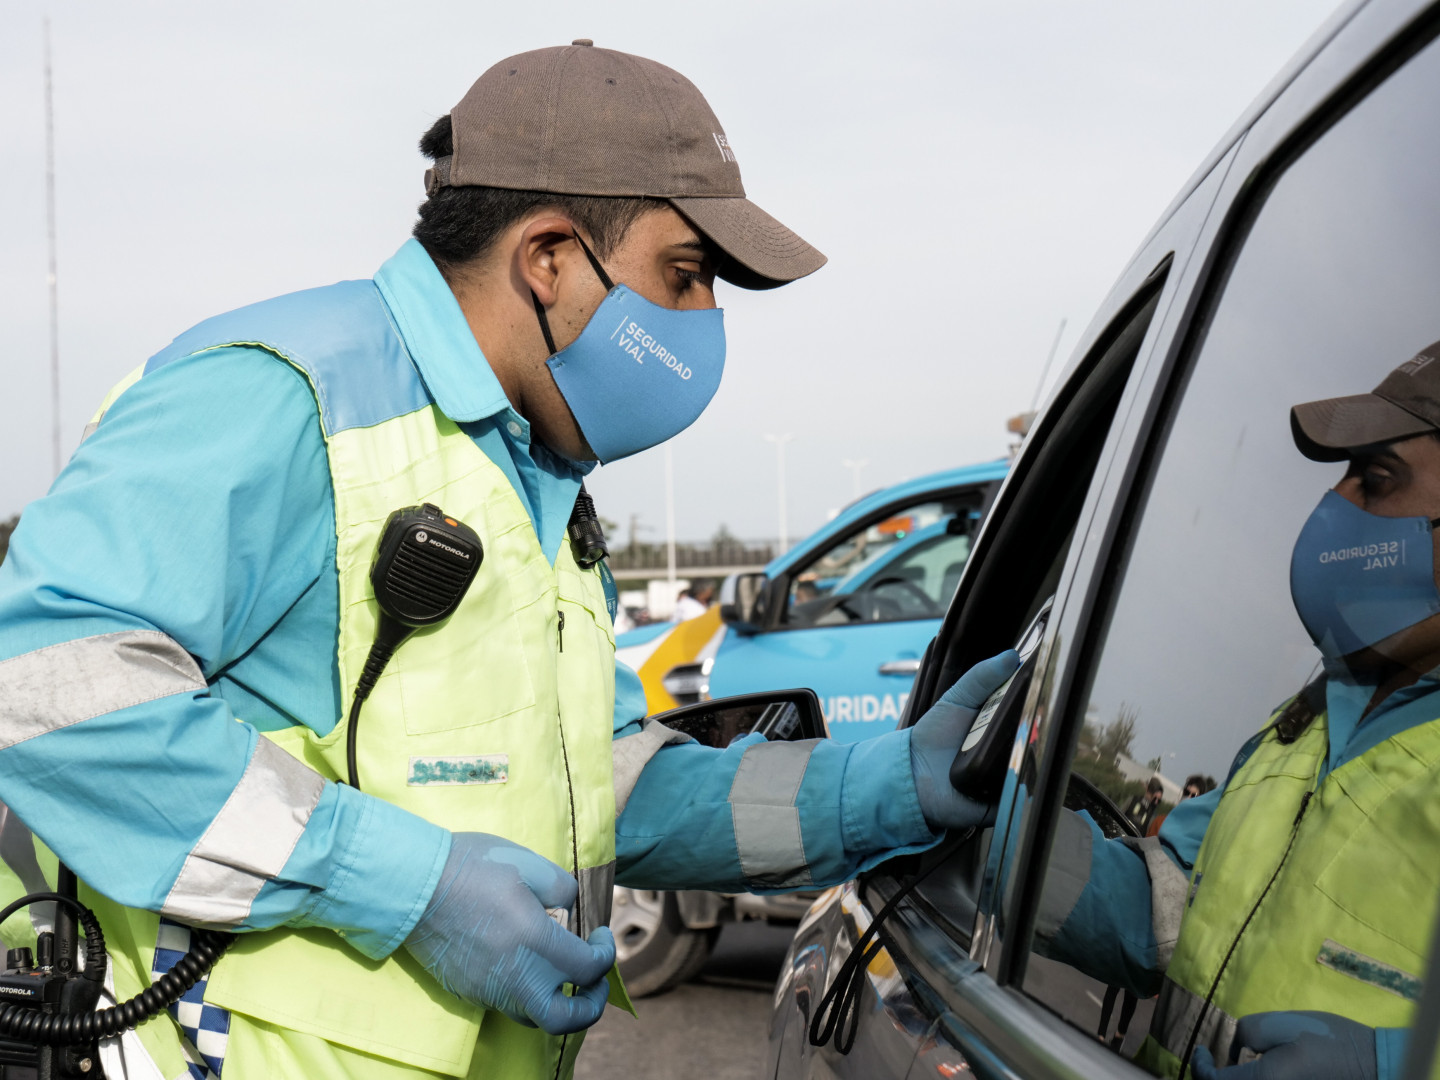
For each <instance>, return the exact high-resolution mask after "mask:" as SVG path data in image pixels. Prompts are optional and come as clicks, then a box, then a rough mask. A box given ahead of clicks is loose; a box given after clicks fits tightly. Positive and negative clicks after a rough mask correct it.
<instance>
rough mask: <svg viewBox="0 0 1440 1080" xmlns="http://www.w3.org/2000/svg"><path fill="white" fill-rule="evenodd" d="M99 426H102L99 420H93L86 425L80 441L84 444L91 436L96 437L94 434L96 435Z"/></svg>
mask: <svg viewBox="0 0 1440 1080" xmlns="http://www.w3.org/2000/svg"><path fill="white" fill-rule="evenodd" d="M99 426H100V421H99V420H92V421H90V423H88V424H86V425H85V430H84V431H82V432H81V433H80V441H81V442H84V441H85V440H86V439H88V438H89V437H90V436H91V435H94V434H95V429H96V428H98V427H99Z"/></svg>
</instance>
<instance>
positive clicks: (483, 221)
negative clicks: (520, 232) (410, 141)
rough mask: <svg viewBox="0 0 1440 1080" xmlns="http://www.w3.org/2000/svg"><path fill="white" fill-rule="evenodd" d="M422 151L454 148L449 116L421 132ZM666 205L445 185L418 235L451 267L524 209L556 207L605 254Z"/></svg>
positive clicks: (434, 155)
mask: <svg viewBox="0 0 1440 1080" xmlns="http://www.w3.org/2000/svg"><path fill="white" fill-rule="evenodd" d="M420 152H421V153H422V154H424V155H425V156H426V157H428V158H429V159H430V160H431V161H435V160H438V159H439V158H442V157H447V156H449V155H450V154H452V153H454V152H455V138H454V135H453V133H452V131H451V128H450V117H449V116H448V115H447V116H442V117H441V118H440V119H439V120H436V121H435V123H433V124H432V125H430V130H429V131H427V132H425V134H424V135H422V136H420ZM664 205H665V201H664V200H663V199H648V198H614V197H609V196H598V195H556V194H555V193H554V192H549V191H512V190H510V189H508V188H491V187H442V188H440V189H439V190H437V191H436V192H435V194H433V195H431V196H430V197H429V198H428V199H426V200H425V201H424V202H423V203H421V204H420V220H419V221H417V222H416V223H415V229H414V236H415V239H416V240H419V241H420V243H421V245H423V246H424V248H425V250H426V252H428V253H429V255H430V258H432V259H434V260H435V264H436V265H437V266H439V267H440V269H441V270H448V269H450V268H453V267H457V266H462V265H464V264H465V263H468V262H470V261H471V260H473V259H478V258H479V257H480V256H482V255H484V254H485V253H486V252H487V251H489V250H490V248H491V246H492V245H493V244H494V243H495V241H496V240H497V239H499V237H500V234H501V233H502V232H504V231H505V230H506V229H508V228H509V227H510V226H511V225H513V224H515V222H517V221H519V220H520V219H521V218H523V217H524V216H525V215H526V214H529V213H531V212H532V211H535V210H539V209H542V208H554V209H556V210H558V211H560V212H561V213H563V214H565V215H566V216H567V217H569V218H570V219H571V220H572V221H574V222H575V223H576V224H577V225H579V226H580V227H581V228H582V229H583V230H584V231H585V233H586V234H587V238H588V240H589V242H590V245H591V247H592V248H594V250H595V254H596V255H597V256H599V257H600V258H602V259H603V258H604V257H605V256H606V255H608V254H610V253H611V252H612V251H614V250H615V248H616V247H617V246H618V245H619V244H620V242H621V241H622V240H624V239H625V233H626V232H627V231H629V229H630V226H631V225H633V224H635V221H636V219H637V218H639V217H640V215H641V214H643V213H645V212H646V211H649V210H656V209H659V208H660V207H662V206H664Z"/></svg>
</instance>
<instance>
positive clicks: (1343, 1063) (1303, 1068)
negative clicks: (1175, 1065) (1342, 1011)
mask: <svg viewBox="0 0 1440 1080" xmlns="http://www.w3.org/2000/svg"><path fill="white" fill-rule="evenodd" d="M1242 1048H1244V1049H1249V1050H1253V1051H1255V1052H1256V1053H1257V1054H1259V1055H1260V1058H1259V1060H1258V1061H1250V1062H1247V1063H1246V1064H1244V1065H1237V1064H1235V1062H1236V1061H1238V1060H1239V1058H1240V1051H1241V1049H1242ZM1379 1069H1380V1067H1379V1065H1378V1064H1377V1063H1376V1058H1375V1029H1374V1028H1368V1027H1366V1026H1365V1025H1364V1024H1358V1023H1356V1022H1355V1021H1354V1020H1347V1019H1346V1018H1345V1017H1343V1016H1336V1015H1335V1014H1334V1013H1325V1012H1264V1013H1253V1014H1252V1015H1250V1016H1247V1017H1245V1018H1244V1019H1243V1020H1241V1021H1240V1023H1239V1024H1238V1025H1237V1026H1236V1031H1235V1042H1234V1043H1233V1044H1232V1045H1231V1047H1230V1067H1229V1068H1225V1069H1218V1068H1216V1067H1215V1059H1214V1057H1213V1056H1212V1055H1211V1053H1210V1050H1209V1048H1208V1047H1204V1046H1197V1047H1196V1048H1195V1053H1194V1055H1193V1056H1192V1057H1191V1058H1190V1071H1191V1072H1192V1073H1194V1074H1195V1077H1196V1080H1376V1078H1377V1076H1378V1075H1379Z"/></svg>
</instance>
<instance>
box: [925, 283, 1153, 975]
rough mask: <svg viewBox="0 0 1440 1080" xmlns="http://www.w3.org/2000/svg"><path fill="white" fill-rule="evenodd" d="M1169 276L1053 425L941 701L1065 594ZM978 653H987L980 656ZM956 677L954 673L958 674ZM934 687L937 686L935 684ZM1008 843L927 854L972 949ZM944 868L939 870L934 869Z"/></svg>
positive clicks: (966, 625) (937, 889) (1129, 318)
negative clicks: (1125, 395)
mask: <svg viewBox="0 0 1440 1080" xmlns="http://www.w3.org/2000/svg"><path fill="white" fill-rule="evenodd" d="M1163 281H1164V278H1163V275H1156V276H1155V277H1154V278H1153V279H1152V280H1151V281H1150V282H1149V283H1147V285H1146V287H1145V288H1144V290H1142V292H1141V293H1140V295H1139V296H1137V297H1136V299H1135V301H1134V302H1133V303H1132V304H1130V305H1129V306H1128V307H1127V309H1126V310H1125V311H1124V312H1123V313H1122V314H1121V315H1120V316H1119V317H1118V318H1117V319H1116V321H1115V325H1114V326H1112V327H1111V328H1110V329H1109V331H1108V332H1107V333H1106V335H1105V336H1104V337H1103V338H1102V339H1101V341H1100V343H1099V345H1098V346H1097V348H1096V350H1095V356H1094V357H1092V362H1090V363H1088V364H1087V365H1085V368H1084V371H1083V373H1082V374H1083V375H1084V376H1087V377H1083V378H1080V377H1077V378H1076V379H1075V380H1074V383H1075V384H1076V385H1080V386H1081V390H1080V392H1079V393H1078V394H1076V395H1074V396H1073V397H1072V399H1071V400H1069V401H1067V402H1064V403H1063V404H1062V405H1061V406H1059V408H1060V415H1059V418H1058V419H1056V420H1055V421H1053V422H1049V421H1047V429H1046V431H1045V432H1044V433H1043V440H1044V441H1043V443H1041V444H1040V445H1039V446H1037V447H1036V448H1035V449H1036V450H1037V451H1038V453H1036V456H1035V458H1034V462H1033V465H1031V466H1029V468H1028V471H1027V473H1026V474H1025V476H1024V478H1023V480H1024V482H1023V483H1022V485H1021V486H1020V489H1019V493H1018V495H1017V496H1016V499H1015V502H1014V505H1013V506H1011V507H1009V508H1008V509H1006V510H1005V511H1004V517H1003V520H1002V521H1001V522H1000V523H999V527H998V529H997V531H996V533H995V535H994V536H993V537H992V539H991V541H990V542H989V543H988V547H987V553H986V555H985V557H984V562H983V563H982V564H981V566H980V567H979V568H978V569H979V570H980V572H981V575H980V581H979V582H978V583H977V585H976V586H975V590H974V592H973V593H972V594H971V596H970V598H969V600H968V601H967V602H966V604H965V610H964V611H963V612H962V613H961V621H960V622H959V623H958V624H957V626H956V628H955V629H954V630H953V631H948V632H944V633H942V639H941V642H942V644H943V647H944V648H945V650H946V656H945V658H944V662H943V663H941V664H939V665H938V670H939V672H940V674H939V675H938V681H937V682H935V684H934V685H932V686H931V687H930V688H929V689H928V690H917V692H923V693H925V694H926V695H927V697H934V696H938V694H939V693H941V692H943V690H944V689H946V688H947V687H948V686H949V685H950V684H951V683H953V682H954V680H955V679H956V678H958V677H959V673H961V672H962V671H963V669H964V668H965V667H968V666H969V662H973V661H967V660H966V659H957V656H960V657H964V656H967V654H968V655H969V656H977V658H984V657H986V656H991V655H993V654H994V653H996V652H999V651H1000V650H1002V649H1004V648H1008V647H1010V646H1011V645H1013V644H1015V643H1016V638H1017V637H1018V636H1019V634H1020V633H1021V632H1022V630H1024V628H1025V627H1026V626H1028V625H1029V623H1030V621H1031V619H1032V618H1033V617H1034V615H1035V613H1036V612H1037V611H1039V610H1040V608H1041V607H1042V606H1043V605H1044V604H1045V602H1046V601H1047V600H1049V599H1050V598H1051V597H1053V596H1054V595H1055V591H1056V588H1057V586H1058V584H1059V581H1060V576H1061V573H1062V570H1063V569H1064V565H1065V561H1066V558H1067V556H1068V554H1069V551H1070V546H1071V543H1072V541H1073V539H1074V536H1075V531H1076V526H1077V523H1078V520H1079V516H1080V511H1081V508H1082V506H1083V503H1084V499H1085V495H1086V491H1087V488H1088V487H1089V482H1090V480H1091V478H1092V477H1093V475H1094V473H1095V470H1096V467H1097V465H1098V462H1099V460H1100V455H1101V451H1102V449H1103V446H1104V443H1105V440H1106V437H1107V435H1108V434H1109V431H1110V427H1111V423H1112V420H1113V417H1114V414H1115V410H1116V407H1117V405H1118V403H1119V400H1120V396H1121V393H1122V391H1123V390H1124V387H1125V385H1126V382H1127V380H1128V379H1129V376H1130V372H1131V368H1132V367H1133V365H1134V362H1135V358H1136V356H1137V355H1138V354H1139V351H1140V346H1141V344H1142V342H1143V340H1144V338H1145V333H1146V331H1147V330H1148V329H1149V326H1150V323H1151V321H1152V320H1153V318H1154V315H1155V311H1156V309H1157V306H1158V304H1159V299H1160V295H1161V286H1162V285H1163ZM977 654H978V655H977ZM952 673H953V674H952ZM932 681H933V680H932ZM1013 794H1014V793H1013V790H1011V791H1009V793H1008V794H1007V796H1006V797H1005V798H1003V799H1002V808H1001V810H1000V812H999V815H998V820H999V821H1002V822H1003V821H1006V820H1007V819H1008V817H1009V814H1008V810H1007V809H1006V806H1008V804H1009V802H1010V800H1011V799H1012V798H1013ZM1004 846H1005V844H1004V839H1003V836H1001V837H1000V838H999V839H997V837H996V830H993V829H985V830H982V831H980V832H979V833H977V834H976V835H975V836H974V837H973V838H971V839H970V840H969V841H967V842H962V843H958V844H952V845H949V846H947V847H944V848H942V849H938V850H937V851H936V852H934V853H931V854H930V855H927V856H926V858H925V860H924V863H925V866H924V869H926V870H928V871H930V872H929V874H928V876H927V877H926V878H925V880H924V881H922V882H921V884H920V885H919V886H918V887H917V889H916V896H917V898H918V899H919V901H920V903H921V904H922V905H923V906H925V907H926V908H927V909H928V910H929V911H930V913H931V914H932V915H933V916H934V917H935V918H936V919H937V921H938V922H939V923H940V924H941V925H942V926H944V927H945V928H946V929H947V930H948V932H949V933H950V934H951V936H952V937H953V938H955V939H956V940H957V941H959V942H960V943H961V944H962V946H964V947H966V948H969V947H970V946H971V944H972V933H973V931H974V929H975V927H976V917H977V913H978V912H979V911H980V910H981V909H982V907H983V908H984V909H985V910H987V911H988V910H989V909H990V908H991V907H992V906H993V897H994V895H995V893H996V890H997V887H998V886H999V884H1000V883H1001V880H1002V878H1003V877H1004V875H1003V874H1002V872H1001V860H1000V855H1001V851H1002V850H1003V848H1004ZM937 862H938V863H939V864H940V865H938V866H933V868H932V864H934V863H937Z"/></svg>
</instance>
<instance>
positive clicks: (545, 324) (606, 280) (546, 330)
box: [530, 229, 615, 356]
mask: <svg viewBox="0 0 1440 1080" xmlns="http://www.w3.org/2000/svg"><path fill="white" fill-rule="evenodd" d="M575 242H576V243H577V244H579V245H580V250H581V251H583V252H585V258H587V259H589V260H590V266H591V267H592V268H593V269H594V270H595V274H596V276H597V277H599V278H600V284H602V285H604V286H605V291H606V292H609V291H610V290H611V289H613V288H615V283H614V282H613V281H611V280H610V275H609V274H607V273H606V272H605V268H604V267H603V266H601V265H600V260H599V259H597V258H596V257H595V253H594V252H593V251H591V250H590V245H589V244H587V243H585V238H584V237H583V236H581V235H580V230H579V229H576V230H575ZM530 299H531V300H532V301H533V302H534V304H535V317H536V318H537V319H539V320H540V333H542V334H544V335H545V347H546V348H547V349H549V350H550V355H551V356H554V355H555V353H556V351H557V350H556V348H555V337H554V335H552V334H551V333H550V320H549V319H548V318H547V317H546V315H545V305H544V304H542V303H540V298H539V297H538V296H536V295H535V290H534V289H531V290H530Z"/></svg>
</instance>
